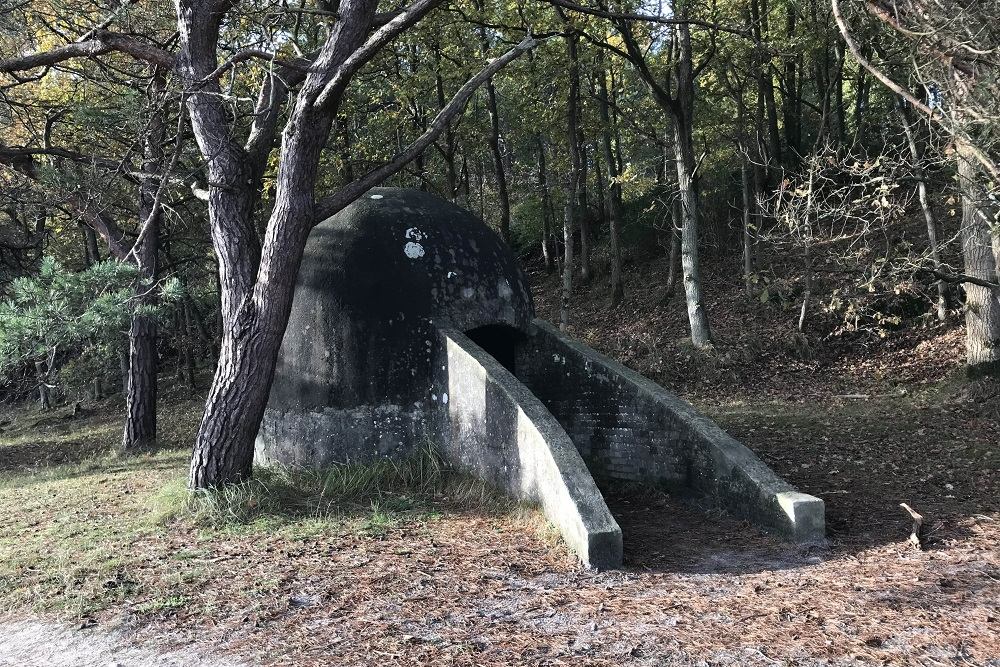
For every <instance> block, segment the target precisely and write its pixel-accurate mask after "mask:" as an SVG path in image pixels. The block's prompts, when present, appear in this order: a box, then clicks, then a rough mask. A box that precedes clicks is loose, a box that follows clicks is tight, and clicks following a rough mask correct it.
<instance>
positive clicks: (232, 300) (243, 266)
mask: <svg viewBox="0 0 1000 667" xmlns="http://www.w3.org/2000/svg"><path fill="white" fill-rule="evenodd" d="M184 4H185V3H183V2H182V3H181V10H180V19H181V20H180V21H179V23H180V24H181V25H182V26H183V27H182V30H181V40H182V49H181V53H182V54H183V55H182V62H184V63H185V65H186V66H187V68H188V70H189V71H190V72H191V74H193V75H194V76H192V78H197V79H202V78H204V76H205V73H207V72H211V71H212V69H211V68H212V63H213V62H214V60H215V48H216V41H217V39H218V23H217V22H216V21H217V20H218V18H217V17H214V16H199V12H197V11H193V10H192V11H191V12H190V13H185V11H184ZM376 4H377V3H376V2H375V1H374V0H346V1H345V2H343V3H342V4H341V6H340V11H341V18H340V20H338V21H337V22H336V23H335V24H334V27H333V29H332V31H331V35H330V37H329V38H328V40H327V42H326V43H325V45H324V47H323V48H322V49H321V51H320V53H319V55H318V56H317V57H316V61H315V65H314V68H315V69H314V72H313V73H311V74H310V75H309V76H307V77H306V79H305V81H304V82H303V84H302V88H301V90H300V91H299V94H298V95H297V96H296V98H295V103H294V107H293V109H292V111H291V114H290V117H289V119H288V121H287V123H286V126H285V131H284V133H283V141H282V144H281V152H280V157H279V162H278V165H279V166H278V175H277V186H276V192H275V203H274V209H273V211H272V213H271V216H270V219H269V221H268V225H267V228H266V236H265V238H264V242H263V246H261V244H260V242H259V240H257V239H258V237H257V236H256V228H255V225H254V224H253V220H252V215H251V214H252V211H251V204H252V193H251V192H250V191H249V188H248V187H247V185H246V184H247V183H249V182H250V181H249V180H248V178H249V176H250V174H251V172H252V166H251V165H250V164H249V161H248V160H247V159H246V158H245V154H244V152H243V151H241V150H240V149H239V147H238V146H235V145H234V144H233V143H232V142H231V141H230V140H229V138H228V134H227V133H226V130H227V125H226V119H225V117H224V115H222V114H223V113H224V111H225V110H224V109H223V108H222V106H221V104H220V102H219V99H220V98H219V97H217V96H215V95H210V94H198V93H195V94H192V95H191V96H190V98H189V110H190V113H191V119H192V126H193V127H194V129H195V137H196V138H197V139H198V143H199V147H200V148H201V150H202V153H203V154H204V155H205V156H206V158H207V160H208V165H209V174H210V182H211V183H212V184H213V187H212V188H211V190H210V195H209V196H210V199H209V210H210V218H212V219H211V224H212V231H213V233H212V237H213V238H212V240H213V245H214V246H215V251H216V256H217V257H218V258H219V273H220V279H221V283H222V285H223V290H222V319H223V322H222V323H223V336H222V344H221V346H220V352H219V361H218V365H217V368H216V373H215V377H214V378H213V381H212V386H211V388H210V389H209V393H208V398H207V400H206V404H205V414H204V417H203V418H202V422H201V426H200V428H199V431H198V436H197V439H196V441H195V446H194V452H193V454H192V460H191V474H190V478H189V484H190V486H191V487H192V488H207V487H213V486H217V485H219V484H225V483H230V482H236V481H240V480H243V479H246V478H248V477H249V476H250V472H251V464H252V461H253V442H254V439H255V438H256V435H257V429H258V428H259V426H260V422H261V419H262V418H263V415H264V407H265V405H266V403H267V397H268V395H269V394H270V390H271V382H272V380H273V377H274V366H275V363H276V361H277V357H278V349H279V347H280V345H281V338H282V335H283V334H284V329H285V325H286V323H287V322H288V313H289V311H290V310H291V305H292V295H293V291H294V288H295V276H296V275H297V274H298V268H299V263H300V262H301V259H302V252H303V249H304V248H305V242H306V238H307V236H308V234H309V230H310V229H311V228H312V225H313V224H314V218H315V216H314V208H315V204H316V202H315V194H314V193H315V186H316V178H317V171H318V166H319V158H320V153H321V151H322V150H323V147H324V146H325V144H326V140H327V138H328V137H329V134H330V128H331V125H332V122H333V117H334V114H335V111H336V108H337V106H338V104H339V97H340V95H342V94H343V90H342V89H337V88H335V87H331V88H328V84H330V82H331V81H332V79H331V76H330V74H331V73H332V72H336V71H337V70H338V69H339V68H340V67H341V66H342V65H343V64H344V62H345V61H346V60H347V58H348V57H350V56H351V55H352V54H353V53H354V52H355V51H356V50H358V48H359V47H360V46H361V45H362V43H363V42H364V40H365V37H366V36H367V35H368V33H369V31H370V29H371V26H372V21H373V20H374V16H375V7H376ZM344 86H345V87H346V82H345V83H344ZM209 92H211V91H209ZM321 95H324V96H328V98H327V99H328V100H329V102H328V104H330V106H323V105H319V106H317V105H314V102H317V101H318V99H319V98H320V96H321ZM330 108H332V109H333V110H334V111H333V113H331V111H330ZM216 184H218V185H216ZM220 186H223V187H220ZM224 186H228V187H224ZM258 258H259V259H258Z"/></svg>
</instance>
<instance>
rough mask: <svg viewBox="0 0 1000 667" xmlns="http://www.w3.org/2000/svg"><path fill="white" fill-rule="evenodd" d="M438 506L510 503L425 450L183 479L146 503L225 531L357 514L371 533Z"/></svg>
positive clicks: (160, 513)
mask: <svg viewBox="0 0 1000 667" xmlns="http://www.w3.org/2000/svg"><path fill="white" fill-rule="evenodd" d="M442 507H449V508H453V509H475V510H477V511H480V512H486V513H503V512H507V511H509V510H510V509H512V508H513V507H514V504H513V503H512V502H511V501H510V500H509V499H508V498H507V497H506V496H504V495H503V494H501V493H499V492H498V491H496V490H494V489H492V488H491V487H489V486H488V485H487V484H485V483H483V482H480V481H478V480H475V479H472V478H469V477H468V476H465V475H462V474H460V473H457V472H455V471H454V470H452V469H450V468H449V467H448V466H447V465H446V464H445V463H444V462H443V461H442V459H441V457H440V456H438V454H437V453H436V452H435V451H434V450H433V449H432V448H430V447H427V448H425V449H423V450H421V451H420V452H418V453H417V454H415V455H413V456H411V457H409V458H407V459H404V460H401V461H396V460H380V461H376V462H373V463H367V464H344V465H334V466H331V467H329V468H325V469H323V470H309V469H304V468H281V467H274V468H262V469H257V470H255V472H254V477H253V479H250V480H247V481H245V482H241V483H239V484H230V485H227V486H224V487H221V488H218V489H210V490H204V491H196V492H194V493H191V492H189V491H188V490H187V488H186V487H185V486H184V483H183V481H181V480H177V481H175V482H173V483H171V484H168V485H165V486H164V487H163V488H162V489H161V490H160V492H159V493H157V494H156V495H155V496H154V497H153V499H152V501H151V513H150V516H151V517H152V518H153V521H154V523H157V524H160V525H166V524H169V523H170V522H173V521H185V520H186V521H190V522H191V523H193V524H194V525H196V526H198V527H200V528H210V529H232V528H240V527H247V526H254V525H255V524H261V523H266V524H268V525H269V526H270V527H272V528H273V527H275V525H276V524H281V523H288V522H296V523H304V524H305V527H306V528H308V525H309V522H310V520H311V521H313V522H319V523H323V522H330V523H331V524H333V525H339V524H340V523H341V522H343V521H344V520H349V519H360V520H361V525H362V530H363V531H364V532H369V533H372V534H377V533H380V532H384V529H385V528H386V527H391V526H395V525H398V524H399V523H400V521H401V518H402V517H406V516H410V517H421V518H432V517H433V515H434V513H435V512H436V511H437V510H439V509H440V508H442Z"/></svg>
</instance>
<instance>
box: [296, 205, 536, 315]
mask: <svg viewBox="0 0 1000 667" xmlns="http://www.w3.org/2000/svg"><path fill="white" fill-rule="evenodd" d="M298 283H299V284H298V287H297V292H296V299H301V298H305V299H317V300H322V301H324V302H327V303H329V304H330V305H331V306H334V307H335V308H336V309H337V311H338V316H343V317H348V318H351V319H354V320H365V321H368V322H378V323H379V324H380V325H389V324H391V323H394V322H396V321H397V320H399V319H400V318H406V319H413V318H432V319H433V320H434V321H435V322H436V323H438V324H445V323H447V324H449V325H450V326H453V327H454V328H457V329H469V328H472V327H475V326H480V325H483V324H491V323H496V322H504V323H508V324H511V325H513V326H521V325H526V324H527V323H528V321H529V320H530V318H531V312H532V305H531V293H530V291H529V290H528V286H527V283H526V282H525V279H524V275H523V273H522V272H521V270H520V268H519V267H518V264H517V261H516V259H515V257H514V255H513V253H512V252H511V251H510V249H509V248H508V247H507V246H506V245H505V244H504V243H503V242H502V241H501V240H500V239H499V237H498V236H497V235H496V233H494V232H493V230H491V229H490V228H489V227H487V226H486V225H485V224H484V223H483V222H482V221H481V220H479V219H478V218H476V217H475V216H474V215H472V214H471V213H470V212H468V211H466V210H464V209H462V208H459V207H458V206H456V205H454V204H452V203H450V202H448V201H446V200H444V199H442V198H440V197H437V196H436V195H432V194H430V193H427V192H421V191H419V190H410V189H402V188H376V189H374V190H372V191H370V192H368V193H367V194H366V195H365V196H364V197H362V198H361V199H359V200H358V201H357V202H355V203H354V204H352V205H350V206H348V207H347V208H345V209H344V210H343V211H341V212H340V213H338V214H337V215H335V216H333V217H332V218H329V219H328V220H326V221H324V222H322V223H320V224H319V225H318V226H317V227H316V228H315V229H314V230H313V232H312V234H311V235H310V236H309V242H308V243H307V245H306V250H305V256H304V259H303V262H302V268H301V269H300V270H299V277H298ZM299 313H300V314H301V313H302V311H301V309H299Z"/></svg>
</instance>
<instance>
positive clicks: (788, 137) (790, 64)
mask: <svg viewBox="0 0 1000 667" xmlns="http://www.w3.org/2000/svg"><path fill="white" fill-rule="evenodd" d="M797 11H798V7H797V6H796V4H795V3H789V5H788V7H787V14H786V35H785V36H786V39H787V40H788V41H789V42H791V41H793V40H794V39H795V29H796V18H797V16H798V15H797ZM797 59H798V56H797V54H794V53H793V54H789V55H787V56H785V89H784V94H783V95H782V99H781V106H782V114H783V115H784V120H785V144H786V145H787V147H788V159H787V160H786V162H787V163H788V164H789V165H790V166H791V165H794V163H795V162H796V161H797V159H798V155H799V154H800V153H801V150H802V148H801V145H800V144H801V142H802V133H801V127H802V124H801V121H802V118H801V113H802V107H801V103H800V102H799V100H798V84H797V80H798V72H797V65H798V63H797Z"/></svg>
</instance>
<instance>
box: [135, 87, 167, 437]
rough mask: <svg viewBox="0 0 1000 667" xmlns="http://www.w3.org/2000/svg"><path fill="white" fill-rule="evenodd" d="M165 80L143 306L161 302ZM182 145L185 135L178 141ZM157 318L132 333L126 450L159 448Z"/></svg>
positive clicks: (149, 188) (152, 160) (143, 260)
mask: <svg viewBox="0 0 1000 667" xmlns="http://www.w3.org/2000/svg"><path fill="white" fill-rule="evenodd" d="M165 87H166V78H165V76H164V74H163V73H162V72H160V71H157V72H156V73H154V76H153V85H152V88H151V94H150V97H149V106H150V112H151V116H150V121H149V128H148V130H147V134H146V137H145V147H144V164H143V175H142V182H141V183H140V185H139V222H140V229H141V228H142V227H145V231H144V233H143V236H142V238H140V239H139V240H138V245H137V246H136V248H135V249H134V252H135V258H136V264H137V268H138V279H137V281H136V285H135V295H136V301H137V305H138V307H139V308H145V307H149V306H153V305H155V303H156V289H155V282H156V270H157V255H158V253H159V245H160V213H159V207H157V206H154V200H155V198H156V194H157V190H158V189H159V185H160V178H161V175H162V172H163V170H164V168H165V165H164V158H163V140H164V137H165V135H166V119H165V118H164V114H165V113H166V111H165V106H164V103H163V100H162V99H161V96H162V93H163V91H164V89H165ZM177 141H180V137H177ZM157 365H158V364H157V357H156V320H155V319H154V318H153V317H152V316H150V315H149V314H147V313H144V312H142V311H141V310H137V311H136V313H135V314H134V315H133V316H132V325H131V327H130V329H129V372H128V392H127V394H126V408H125V432H124V434H123V435H122V449H123V450H124V451H126V452H131V451H136V450H139V449H146V448H150V447H153V446H155V445H156V389H157V386H156V373H157Z"/></svg>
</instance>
